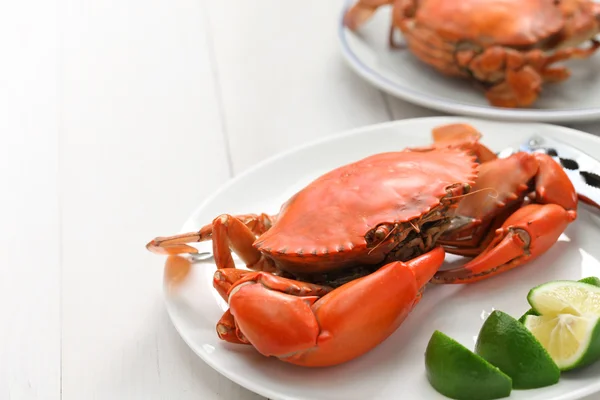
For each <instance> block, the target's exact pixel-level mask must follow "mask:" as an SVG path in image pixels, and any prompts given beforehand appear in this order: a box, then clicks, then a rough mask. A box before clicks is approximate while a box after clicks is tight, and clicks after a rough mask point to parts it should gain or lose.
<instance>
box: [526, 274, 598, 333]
mask: <svg viewBox="0 0 600 400" xmlns="http://www.w3.org/2000/svg"><path fill="white" fill-rule="evenodd" d="M577 282H583V283H589V284H590V285H594V286H598V287H600V279H599V278H596V277H595V276H588V277H587V278H583V279H580V280H578V281H577ZM528 315H540V314H539V313H538V312H537V311H535V310H534V309H533V308H530V309H529V310H527V312H526V313H525V314H523V315H522V316H521V318H519V322H521V323H523V322H525V318H526V317H527V316H528Z"/></svg>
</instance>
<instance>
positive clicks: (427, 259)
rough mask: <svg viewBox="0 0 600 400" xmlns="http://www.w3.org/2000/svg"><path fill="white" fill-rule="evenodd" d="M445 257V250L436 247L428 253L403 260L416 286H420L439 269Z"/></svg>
mask: <svg viewBox="0 0 600 400" xmlns="http://www.w3.org/2000/svg"><path fill="white" fill-rule="evenodd" d="M445 258H446V252H445V251H444V249H443V248H442V247H436V248H435V249H433V250H431V251H430V252H428V253H425V254H423V255H421V256H419V257H416V258H414V259H412V260H410V261H407V262H405V264H406V265H407V266H408V267H409V268H410V269H411V270H412V272H413V274H414V276H415V279H416V280H417V286H418V287H419V288H422V287H423V286H425V285H426V284H427V282H429V281H430V280H431V278H433V276H434V275H435V273H436V272H437V271H438V270H439V269H440V267H441V266H442V263H443V262H444V259H445Z"/></svg>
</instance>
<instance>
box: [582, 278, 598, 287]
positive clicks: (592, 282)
mask: <svg viewBox="0 0 600 400" xmlns="http://www.w3.org/2000/svg"><path fill="white" fill-rule="evenodd" d="M578 282H583V283H589V284H590V285H594V286H598V287H600V278H596V277H595V276H588V277H587V278H583V279H580V280H579V281H578Z"/></svg>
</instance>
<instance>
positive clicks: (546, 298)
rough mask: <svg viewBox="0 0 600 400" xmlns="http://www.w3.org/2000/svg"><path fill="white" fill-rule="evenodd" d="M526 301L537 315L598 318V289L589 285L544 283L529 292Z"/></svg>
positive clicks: (568, 282)
mask: <svg viewBox="0 0 600 400" xmlns="http://www.w3.org/2000/svg"><path fill="white" fill-rule="evenodd" d="M527 301H528V302H529V304H530V305H531V307H532V308H533V309H534V310H535V311H536V312H537V313H538V314H539V315H544V316H556V315H558V314H571V315H576V316H597V315H598V316H600V287H598V286H594V285H591V284H589V283H584V282H575V281H552V282H548V283H544V284H542V285H539V286H536V287H535V288H533V289H531V290H530V291H529V294H528V295H527Z"/></svg>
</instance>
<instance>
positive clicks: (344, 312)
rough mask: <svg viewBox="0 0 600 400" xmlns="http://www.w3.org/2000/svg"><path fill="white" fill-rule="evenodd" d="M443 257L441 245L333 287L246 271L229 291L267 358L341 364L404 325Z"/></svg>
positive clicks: (238, 320)
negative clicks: (367, 305)
mask: <svg viewBox="0 0 600 400" xmlns="http://www.w3.org/2000/svg"><path fill="white" fill-rule="evenodd" d="M444 256H445V253H444V250H443V249H442V248H441V247H438V248H436V249H434V250H432V251H430V252H429V253H426V254H424V255H422V256H419V257H417V258H415V259H413V260H411V261H408V262H405V263H403V262H399V261H396V262H392V263H390V264H387V265H385V266H383V267H382V268H380V269H378V270H377V271H375V272H374V273H372V274H370V275H367V276H365V277H362V278H359V279H356V280H354V281H351V282H349V283H347V284H345V285H343V286H340V287H339V288H336V289H334V290H332V289H331V288H329V287H326V286H319V285H312V284H308V283H305V282H299V281H294V280H290V279H286V278H282V277H278V276H274V275H271V274H268V273H264V272H256V273H252V274H248V275H245V276H244V277H243V278H242V279H240V280H239V281H238V282H237V283H236V284H235V285H234V286H233V287H231V289H230V290H229V306H230V312H231V315H233V317H234V318H235V324H236V327H237V328H238V329H239V330H240V332H242V333H241V335H242V336H243V338H244V339H246V340H248V342H250V343H251V344H252V345H253V346H254V347H255V348H256V349H257V351H258V352H260V353H261V354H263V355H265V356H275V357H278V358H280V359H282V360H284V361H287V362H290V363H293V364H297V365H303V366H328V365H335V364H339V363H342V362H345V361H348V360H350V359H353V358H355V357H357V356H359V355H361V354H364V353H365V352H367V351H369V350H370V349H372V348H373V347H375V346H377V345H378V344H379V343H381V342H382V341H384V340H385V339H386V338H387V337H388V336H389V335H391V334H392V333H393V332H394V331H395V330H396V329H397V328H398V327H399V326H400V324H401V323H402V321H403V320H404V319H405V318H406V317H407V315H408V314H409V312H410V311H411V310H412V308H413V307H414V305H415V304H416V302H417V301H418V299H420V292H421V290H422V288H423V287H424V286H425V285H426V284H427V282H428V281H429V280H430V279H431V277H432V276H433V275H434V274H435V272H436V271H437V270H438V269H439V267H440V266H441V265H442V263H443V261H444ZM365 304H369V307H364V305H365ZM228 321H229V319H226V322H228ZM219 329H220V328H218V330H219ZM230 329H231V328H230V327H229V331H230ZM229 331H227V332H229ZM223 332H225V330H224V329H223ZM223 337H224V338H225V339H226V338H227V337H228V336H227V335H223ZM236 339H239V335H237V336H236Z"/></svg>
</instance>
